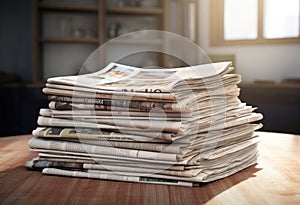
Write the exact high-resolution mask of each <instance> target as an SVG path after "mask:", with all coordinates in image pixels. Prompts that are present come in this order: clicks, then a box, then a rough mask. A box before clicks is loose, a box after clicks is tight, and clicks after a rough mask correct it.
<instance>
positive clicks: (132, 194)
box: [0, 132, 300, 205]
mask: <svg viewBox="0 0 300 205" xmlns="http://www.w3.org/2000/svg"><path fill="white" fill-rule="evenodd" d="M259 133H260V136H261V137H262V141H261V142H260V145H259V151H260V161H259V163H258V164H257V165H256V166H252V167H249V168H248V169H245V170H243V171H241V172H239V173H237V174H234V175H232V176H230V177H227V178H225V179H222V180H218V181H215V182H212V183H207V184H203V185H202V186H200V187H196V188H189V187H177V186H166V185H153V184H139V183H128V182H114V181H104V180H92V179H78V178H69V177H58V176H45V175H42V173H40V172H37V171H28V170H27V169H26V168H25V167H24V163H25V162H26V161H27V160H30V159H31V158H32V157H34V156H36V153H34V152H30V151H29V149H28V145H27V141H28V140H29V139H30V138H31V137H32V136H31V135H23V136H15V137H3V138H0V157H1V158H0V203H1V202H2V203H1V204H163V205H168V204H172V205H173V204H188V205H190V204H197V205H198V204H203V203H207V204H300V135H288V134H277V133H266V132H259Z"/></svg>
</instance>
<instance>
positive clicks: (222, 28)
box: [210, 0, 300, 45]
mask: <svg viewBox="0 0 300 205" xmlns="http://www.w3.org/2000/svg"><path fill="white" fill-rule="evenodd" d="M210 2H211V5H210V6H211V11H210V12H211V14H210V15H211V16H210V18H211V24H210V25H211V44H212V45H232V44H257V43H289V42H290V43H295V42H297V43H300V26H299V25H300V22H299V16H300V15H299V13H300V11H299V8H300V3H299V2H300V0H276V1H274V0H242V1H241V0H211V1H210Z"/></svg>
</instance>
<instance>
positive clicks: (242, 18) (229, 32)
mask: <svg viewBox="0 0 300 205" xmlns="http://www.w3.org/2000/svg"><path fill="white" fill-rule="evenodd" d="M270 1H273V2H274V0H270ZM257 28H258V0H224V39H225V40H245V39H246V40H248V39H249V40H251V39H257V30H258V29H257Z"/></svg>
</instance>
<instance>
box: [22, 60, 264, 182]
mask: <svg viewBox="0 0 300 205" xmlns="http://www.w3.org/2000/svg"><path fill="white" fill-rule="evenodd" d="M232 70H233V67H232V65H231V62H221V63H212V64H203V65H198V66H190V67H182V68H171V69H143V68H137V67H131V66H127V65H121V64H116V63H110V64H109V65H108V66H107V67H105V68H104V69H102V70H100V71H98V72H95V73H89V74H84V75H77V76H63V77H54V78H50V79H48V80H47V84H46V87H45V88H44V89H43V92H44V93H45V94H47V96H48V99H49V101H50V103H49V108H47V109H41V110H40V116H39V118H38V127H37V128H36V129H35V130H33V135H34V138H32V139H31V140H30V141H29V147H30V149H31V150H32V151H36V152H38V156H37V157H36V158H34V159H32V160H30V161H28V162H27V163H26V166H27V167H28V168H31V169H36V170H41V171H42V172H43V173H44V174H48V175H60V176H71V177H83V178H94V179H104V180H115V181H129V182H140V183H154V184H168V185H181V186H198V185H199V184H201V183H202V182H210V181H214V180H217V179H221V178H224V177H227V176H229V175H232V174H234V173H236V172H238V171H240V170H242V169H245V168H247V167H249V166H251V165H254V164H255V163H256V161H257V156H258V152H257V143H258V136H257V135H256V134H255V132H254V131H255V130H257V129H259V128H260V127H261V126H262V125H261V124H260V123H257V121H259V120H261V119H262V115H261V114H259V113H255V112H254V110H255V108H253V107H251V106H249V105H246V103H242V102H241V101H240V100H239V98H238V96H239V91H240V89H239V87H238V83H239V82H240V80H241V79H240V75H238V74H232V72H231V71H232Z"/></svg>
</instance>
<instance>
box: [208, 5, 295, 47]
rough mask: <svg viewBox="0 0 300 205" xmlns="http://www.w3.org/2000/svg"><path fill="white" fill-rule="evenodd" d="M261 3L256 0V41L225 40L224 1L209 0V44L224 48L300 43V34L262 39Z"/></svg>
mask: <svg viewBox="0 0 300 205" xmlns="http://www.w3.org/2000/svg"><path fill="white" fill-rule="evenodd" d="M263 1H264V0H258V25H257V26H258V28H257V29H258V30H257V39H247V40H225V39H224V0H210V44H211V45H212V46H222V45H224V46H226V45H251V44H286V43H300V32H299V36H298V37H292V38H274V39H273V38H272V39H267V38H264V37H263V5H264V4H263V3H264V2H263ZM299 24H300V23H299ZM299 28H300V25H299Z"/></svg>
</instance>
